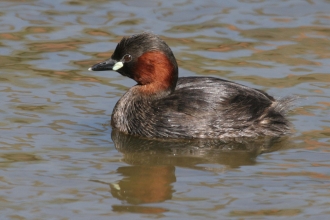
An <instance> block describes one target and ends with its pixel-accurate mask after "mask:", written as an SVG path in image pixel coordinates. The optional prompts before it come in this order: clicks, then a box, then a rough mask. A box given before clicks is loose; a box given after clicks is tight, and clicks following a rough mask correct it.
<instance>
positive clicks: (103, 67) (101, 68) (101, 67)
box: [88, 59, 117, 71]
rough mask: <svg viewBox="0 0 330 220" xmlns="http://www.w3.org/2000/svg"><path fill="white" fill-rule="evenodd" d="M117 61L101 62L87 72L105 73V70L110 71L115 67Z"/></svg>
mask: <svg viewBox="0 0 330 220" xmlns="http://www.w3.org/2000/svg"><path fill="white" fill-rule="evenodd" d="M116 62H117V61H115V60H112V59H108V60H106V61H103V62H101V63H97V64H95V65H93V66H92V67H91V68H89V69H88V70H89V71H105V70H112V68H113V66H114V65H115V63H116Z"/></svg>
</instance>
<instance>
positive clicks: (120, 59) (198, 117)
mask: <svg viewBox="0 0 330 220" xmlns="http://www.w3.org/2000/svg"><path fill="white" fill-rule="evenodd" d="M89 70H91V71H104V70H114V71H117V72H118V73H120V74H122V75H123V76H127V77H129V78H132V79H133V80H135V81H136V82H137V84H136V85H135V86H133V87H132V88H130V89H129V90H128V91H127V92H126V93H125V94H124V95H123V96H122V97H121V98H120V100H119V101H118V102H117V104H116V106H115V108H114V110H113V113H112V118H111V125H112V126H113V128H114V129H118V130H119V131H121V132H124V133H127V134H132V135H138V136H144V137H149V138H231V137H233V138H235V137H257V136H261V135H262V136H281V135H285V134H288V133H289V130H290V126H289V121H288V120H287V119H286V118H285V112H286V111H287V110H288V107H289V104H290V102H291V98H284V99H281V100H275V99H274V98H273V97H272V96H270V95H268V94H267V93H265V92H263V91H261V90H258V89H253V88H249V87H247V86H244V85H240V84H237V83H235V82H230V81H227V80H223V79H219V78H214V77H181V78H178V65H177V63H176V59H175V57H174V55H173V53H172V51H171V49H170V48H169V46H168V45H167V44H166V43H165V42H164V41H163V40H161V39H160V38H159V37H158V36H156V35H154V34H152V33H142V34H138V35H133V36H131V37H125V38H123V39H122V40H121V41H120V42H119V44H118V45H117V47H116V49H115V51H114V53H113V54H112V56H111V58H110V59H108V60H106V61H104V62H101V63H97V64H95V65H94V66H92V67H91V68H89Z"/></svg>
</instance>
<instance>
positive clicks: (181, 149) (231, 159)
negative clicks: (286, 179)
mask: <svg viewBox="0 0 330 220" xmlns="http://www.w3.org/2000/svg"><path fill="white" fill-rule="evenodd" d="M112 140H113V142H114V144H115V147H116V149H117V150H118V151H120V152H122V153H123V161H124V162H126V163H127V164H129V165H130V166H124V167H119V168H118V169H117V173H118V174H120V175H121V176H122V177H123V178H122V179H121V180H120V181H119V182H117V183H111V184H109V185H110V188H111V194H112V195H113V196H114V197H115V198H118V199H119V200H121V201H124V202H125V203H129V204H131V205H116V206H113V210H114V211H126V212H127V211H129V212H141V213H159V212H164V211H166V210H165V209H163V208H159V207H153V206H152V207H150V206H148V207H146V206H136V205H138V204H147V203H160V202H163V201H165V200H169V199H171V198H172V194H173V192H175V190H174V189H173V183H174V182H176V176H175V167H185V168H191V169H198V170H208V171H209V170H210V167H207V169H206V168H205V167H203V165H205V164H221V165H224V166H223V167H224V169H226V168H238V167H240V166H243V165H253V164H255V163H256V162H255V159H256V157H257V156H258V155H259V154H260V153H263V152H269V151H273V150H277V149H279V148H280V147H281V146H283V140H280V139H269V138H262V139H253V140H248V139H236V140H230V141H229V140H214V139H212V140H154V139H146V138H141V137H135V136H131V135H126V134H123V133H121V132H118V131H112ZM215 169H216V168H215ZM211 170H212V169H211ZM214 171H217V170H214Z"/></svg>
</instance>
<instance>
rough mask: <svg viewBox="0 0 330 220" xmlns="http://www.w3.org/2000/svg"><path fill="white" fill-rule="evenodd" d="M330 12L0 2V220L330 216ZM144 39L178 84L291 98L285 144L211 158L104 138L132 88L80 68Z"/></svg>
mask: <svg viewBox="0 0 330 220" xmlns="http://www.w3.org/2000/svg"><path fill="white" fill-rule="evenodd" d="M329 11H330V2H329V1H325V0H324V1H322V0H320V1H310V0H309V1H298V0H289V1H262V0H259V1H253V0H250V1H249V0H244V1H243V0H241V1H221V2H219V1H197V0H191V1H186V0H182V1H152V2H150V1H137V0H134V1H128V0H127V1H102V0H98V1H75V0H71V1H69V0H59V1H47V0H34V1H33V0H32V1H23V0H16V1H12V0H10V1H9V0H3V1H1V2H0V24H1V25H0V65H1V70H0V91H1V96H0V101H1V109H0V143H1V145H0V162H1V163H0V187H1V190H0V212H1V219H109V217H111V218H113V219H145V218H162V219H178V218H180V219H289V218H292V219H328V218H329V217H330V210H329V206H330V190H329V188H330V187H329V186H330V172H329V166H330V162H329V159H328V158H329V156H330V152H329V149H330V148H329V147H330V126H329V122H330V116H329V110H330V95H329V94H330V86H329V85H330V75H329V65H330V41H329V39H330V38H329V37H330V29H329V24H330V17H329ZM144 30H149V31H153V32H154V33H156V34H159V35H161V37H162V38H163V39H164V40H165V41H166V42H167V43H168V44H169V45H170V46H171V48H172V50H173V52H174V54H175V56H176V58H177V59H178V63H179V65H180V75H181V76H195V75H199V76H202V75H211V76H217V77H221V78H224V79H228V80H234V81H236V82H239V83H242V84H245V85H248V86H252V87H255V88H259V89H262V90H265V91H267V92H268V93H270V94H272V95H274V96H276V97H283V96H286V95H298V96H299V97H300V99H299V100H298V101H297V103H296V106H295V107H294V108H293V111H292V112H291V113H290V120H291V121H292V123H293V126H294V134H293V135H292V136H291V137H289V138H287V139H285V140H281V141H279V142H277V143H270V142H268V141H263V140H261V142H258V143H252V144H250V145H239V144H238V146H236V145H235V146H234V145H226V144H225V145H220V146H219V147H214V146H215V145H214V144H212V143H211V144H210V143H193V142H189V143H182V142H161V143H159V142H156V143H155V142H152V141H151V142H150V141H146V140H140V139H130V138H129V137H126V136H120V135H117V134H116V133H113V134H111V133H112V130H111V127H110V125H109V121H110V116H111V112H112V109H113V106H114V104H115V103H116V101H117V100H118V99H119V97H120V96H121V95H122V94H123V93H124V92H125V91H126V90H127V89H128V88H129V87H130V86H132V85H134V83H133V82H132V81H131V80H130V79H127V78H124V77H122V76H120V75H119V74H117V73H115V72H89V71H87V69H88V68H89V67H90V66H91V65H92V64H94V63H96V62H98V61H101V60H104V59H106V58H108V57H109V56H110V55H111V52H112V51H113V49H114V47H115V45H116V43H117V42H118V41H119V40H120V39H121V38H122V36H127V35H131V34H133V33H140V32H142V31H144ZM111 135H112V136H111ZM270 145H271V146H272V147H271V148H269V146H270ZM183 146H184V148H183ZM200 146H203V148H200ZM262 152H264V153H262ZM260 153H262V154H260Z"/></svg>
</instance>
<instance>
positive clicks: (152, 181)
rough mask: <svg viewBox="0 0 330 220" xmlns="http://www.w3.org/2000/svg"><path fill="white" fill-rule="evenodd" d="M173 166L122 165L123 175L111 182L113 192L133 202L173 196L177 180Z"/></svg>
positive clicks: (164, 198) (154, 200)
mask: <svg viewBox="0 0 330 220" xmlns="http://www.w3.org/2000/svg"><path fill="white" fill-rule="evenodd" d="M174 171H175V168H174V167H173V166H131V167H120V168H118V170H117V173H119V174H121V175H122V176H123V179H122V180H120V181H119V182H118V183H117V184H111V185H110V187H111V194H112V195H113V196H114V197H115V198H117V199H120V200H125V201H127V202H128V203H131V204H141V203H155V202H162V201H165V200H168V199H171V198H172V193H173V191H174V190H173V189H172V185H171V184H172V183H173V182H175V181H176V178H175V174H174Z"/></svg>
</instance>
